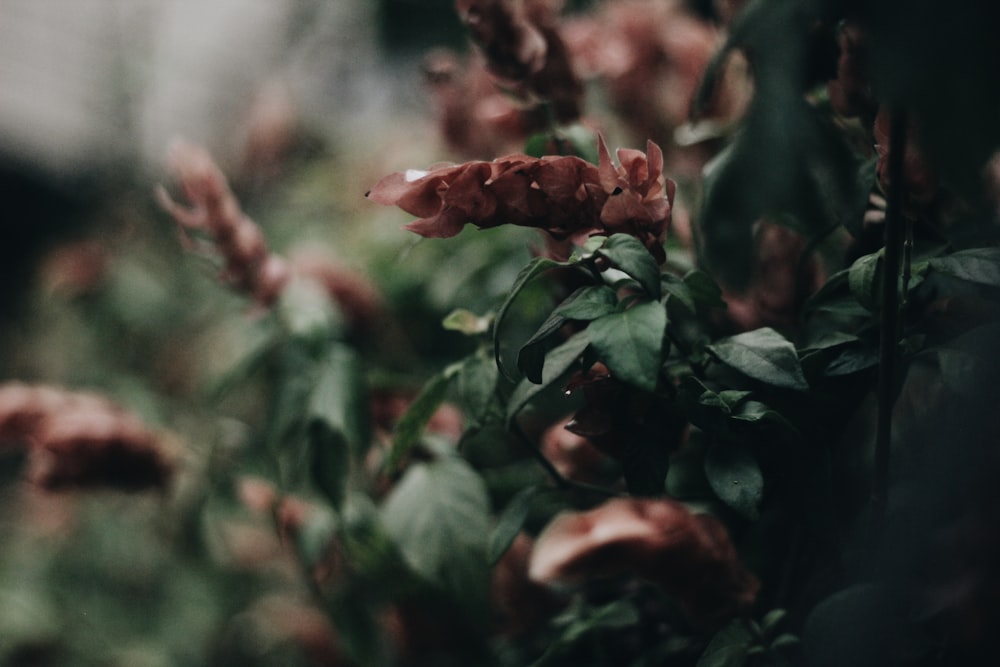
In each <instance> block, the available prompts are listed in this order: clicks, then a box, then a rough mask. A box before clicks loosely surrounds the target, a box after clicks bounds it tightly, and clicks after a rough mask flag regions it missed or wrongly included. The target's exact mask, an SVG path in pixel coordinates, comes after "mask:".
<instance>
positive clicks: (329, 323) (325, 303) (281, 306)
mask: <svg viewBox="0 0 1000 667" xmlns="http://www.w3.org/2000/svg"><path fill="white" fill-rule="evenodd" d="M276 310H277V312H278V315H279V316H280V318H281V321H282V322H284V325H285V328H286V329H287V330H288V332H289V333H290V334H291V335H292V337H294V338H297V339H299V340H302V341H304V342H306V343H308V344H310V345H312V346H314V347H316V346H319V345H321V344H322V343H323V342H324V341H326V340H328V339H329V338H330V336H331V335H332V334H335V333H337V332H339V331H340V330H341V329H343V325H344V322H343V315H342V314H341V313H340V311H339V310H337V309H336V308H335V306H334V304H333V302H331V300H330V295H329V293H328V292H327V291H326V289H325V288H323V287H322V286H321V285H319V284H318V283H317V282H316V281H314V280H309V279H296V280H292V281H290V282H289V283H288V285H287V286H286V287H285V288H284V289H283V290H282V291H281V297H280V298H279V299H278V303H277V306H276Z"/></svg>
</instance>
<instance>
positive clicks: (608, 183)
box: [598, 137, 677, 263]
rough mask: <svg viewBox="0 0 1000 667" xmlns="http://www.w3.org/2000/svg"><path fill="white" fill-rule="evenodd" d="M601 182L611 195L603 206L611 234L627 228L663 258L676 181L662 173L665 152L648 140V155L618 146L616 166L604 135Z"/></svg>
mask: <svg viewBox="0 0 1000 667" xmlns="http://www.w3.org/2000/svg"><path fill="white" fill-rule="evenodd" d="M598 150H599V154H600V167H599V172H600V177H601V186H602V187H603V188H604V191H605V192H606V193H607V194H608V199H607V201H606V202H605V203H604V206H603V207H602V208H601V222H602V223H603V224H604V228H605V230H606V231H607V232H608V233H609V234H614V233H616V232H626V233H628V234H631V235H632V236H635V237H636V238H638V239H639V240H640V241H642V242H643V245H645V246H646V248H647V249H648V250H649V251H650V252H651V253H653V256H654V257H656V259H657V261H658V262H661V263H662V262H663V260H664V259H665V258H666V254H665V253H664V250H663V238H664V236H665V234H666V231H667V225H668V224H669V223H670V209H671V204H672V202H673V200H674V192H675V190H676V187H677V186H676V184H675V183H674V182H673V181H672V180H670V179H669V178H665V177H664V175H663V152H662V151H661V150H660V147H659V146H657V145H656V144H654V143H653V142H652V141H647V142H646V153H645V155H644V154H643V153H642V152H641V151H637V150H634V149H626V148H619V149H618V162H619V165H620V166H618V167H617V168H616V167H615V166H614V164H613V163H612V162H611V155H610V154H609V153H608V147H607V146H606V145H605V143H604V138H603V137H601V138H600V140H599V142H598Z"/></svg>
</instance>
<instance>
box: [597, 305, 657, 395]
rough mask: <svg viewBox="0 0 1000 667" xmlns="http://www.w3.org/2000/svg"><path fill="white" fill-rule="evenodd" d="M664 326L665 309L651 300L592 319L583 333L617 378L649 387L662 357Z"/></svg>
mask: <svg viewBox="0 0 1000 667" xmlns="http://www.w3.org/2000/svg"><path fill="white" fill-rule="evenodd" d="M666 327H667V313H666V311H665V310H664V309H663V306H662V305H660V303H659V302H655V301H654V302H647V303H640V304H639V305H637V306H633V307H632V308H629V309H628V310H626V311H624V312H622V313H615V314H613V315H605V316H604V317H601V318H599V319H596V320H594V321H593V322H591V323H590V326H589V327H587V333H588V335H589V336H590V342H591V345H593V347H594V350H595V351H596V352H597V355H598V358H600V359H601V360H602V361H603V362H604V363H606V364H607V365H608V368H610V369H611V372H612V373H613V374H614V375H615V376H616V377H618V379H620V380H624V381H625V382H629V383H631V384H633V385H635V386H636V387H639V388H640V389H645V390H646V391H653V390H655V389H656V383H657V380H658V378H659V374H660V364H661V363H662V361H663V335H664V332H665V330H666Z"/></svg>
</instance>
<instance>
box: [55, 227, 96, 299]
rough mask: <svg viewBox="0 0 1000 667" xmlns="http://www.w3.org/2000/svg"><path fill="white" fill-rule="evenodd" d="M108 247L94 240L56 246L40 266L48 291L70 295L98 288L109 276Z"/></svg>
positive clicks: (85, 292)
mask: <svg viewBox="0 0 1000 667" xmlns="http://www.w3.org/2000/svg"><path fill="white" fill-rule="evenodd" d="M108 264H109V257H108V249H107V248H106V247H104V245H102V244H101V243H100V242H98V241H95V240H86V241H77V242H74V243H67V244H64V245H61V246H59V247H57V248H55V249H54V250H53V251H52V252H50V253H49V255H48V256H47V257H46V258H45V260H44V262H43V263H42V267H41V274H42V282H43V283H44V284H45V287H46V289H47V291H49V292H53V293H59V294H64V295H66V296H69V297H73V296H78V295H81V294H88V293H91V292H94V291H96V290H98V289H99V288H100V286H101V283H102V282H103V281H104V279H105V277H106V276H107V271H108Z"/></svg>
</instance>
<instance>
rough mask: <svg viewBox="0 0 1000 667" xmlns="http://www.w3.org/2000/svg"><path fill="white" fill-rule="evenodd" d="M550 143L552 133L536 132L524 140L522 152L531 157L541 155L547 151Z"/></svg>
mask: <svg viewBox="0 0 1000 667" xmlns="http://www.w3.org/2000/svg"><path fill="white" fill-rule="evenodd" d="M551 143H552V134H551V133H550V132H536V133H535V134H533V135H531V136H530V137H528V138H527V139H526V140H525V142H524V154H525V155H530V156H531V157H542V156H543V155H546V154H547V153H548V152H549V151H548V148H549V145H550V144H551Z"/></svg>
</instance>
